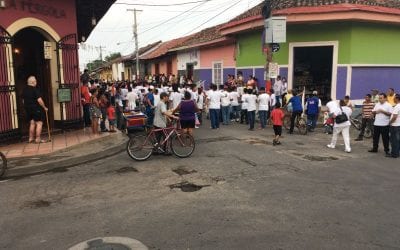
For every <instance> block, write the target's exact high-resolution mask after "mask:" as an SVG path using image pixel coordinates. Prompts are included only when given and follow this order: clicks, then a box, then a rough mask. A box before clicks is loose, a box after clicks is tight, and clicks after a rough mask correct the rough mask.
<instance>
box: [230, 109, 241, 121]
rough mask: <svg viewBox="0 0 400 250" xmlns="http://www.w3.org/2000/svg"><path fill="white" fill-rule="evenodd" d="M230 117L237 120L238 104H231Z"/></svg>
mask: <svg viewBox="0 0 400 250" xmlns="http://www.w3.org/2000/svg"><path fill="white" fill-rule="evenodd" d="M231 114H232V119H236V120H239V118H240V106H232V111H231Z"/></svg>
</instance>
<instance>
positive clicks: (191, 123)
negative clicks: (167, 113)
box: [172, 91, 199, 136]
mask: <svg viewBox="0 0 400 250" xmlns="http://www.w3.org/2000/svg"><path fill="white" fill-rule="evenodd" d="M184 98H185V99H184V100H182V101H181V103H180V104H179V105H178V107H176V108H175V110H174V111H173V112H172V113H173V114H174V113H176V112H178V111H179V119H180V123H181V128H182V129H184V130H185V132H186V133H188V134H190V135H191V136H193V128H194V127H195V123H196V115H195V113H197V112H199V109H198V108H197V105H196V103H195V102H194V101H193V100H192V95H191V94H190V92H188V91H186V92H185V96H184Z"/></svg>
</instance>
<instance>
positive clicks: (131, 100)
mask: <svg viewBox="0 0 400 250" xmlns="http://www.w3.org/2000/svg"><path fill="white" fill-rule="evenodd" d="M126 98H127V100H128V104H127V108H128V110H135V108H136V101H137V100H138V98H139V97H138V95H137V94H136V92H135V91H133V89H132V88H131V87H129V88H128V94H127V95H126Z"/></svg>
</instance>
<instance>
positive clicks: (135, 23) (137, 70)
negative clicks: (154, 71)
mask: <svg viewBox="0 0 400 250" xmlns="http://www.w3.org/2000/svg"><path fill="white" fill-rule="evenodd" d="M128 11H133V36H134V37H135V50H136V81H138V80H139V70H140V69H139V40H138V32H137V20H136V12H142V11H143V10H137V9H128Z"/></svg>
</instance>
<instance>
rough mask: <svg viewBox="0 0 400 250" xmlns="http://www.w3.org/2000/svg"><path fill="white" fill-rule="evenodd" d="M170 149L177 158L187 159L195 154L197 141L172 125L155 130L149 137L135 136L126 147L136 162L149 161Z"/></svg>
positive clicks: (152, 130)
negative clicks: (154, 155)
mask: <svg viewBox="0 0 400 250" xmlns="http://www.w3.org/2000/svg"><path fill="white" fill-rule="evenodd" d="M177 124H179V122H177ZM160 133H161V135H160ZM157 135H158V137H159V138H161V139H160V141H159V140H157ZM169 148H170V149H171V151H172V153H173V154H174V155H175V156H177V157H179V158H186V157H189V156H190V155H191V154H192V153H193V151H194V149H195V141H194V138H193V136H191V135H190V134H187V133H184V132H183V131H182V130H181V129H179V128H178V127H175V126H174V125H173V124H172V125H170V126H168V127H166V128H157V129H156V128H153V129H151V130H150V132H149V133H148V134H147V135H143V134H140V135H136V136H133V137H131V138H130V139H129V141H128V143H127V145H126V151H127V152H128V155H129V156H130V157H131V158H132V159H134V160H136V161H144V160H147V159H148V158H149V157H150V156H151V155H152V154H153V153H154V152H158V153H166V151H167V150H168V149H169Z"/></svg>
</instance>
